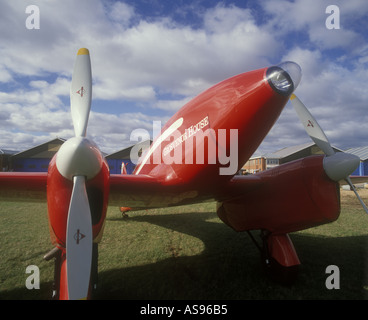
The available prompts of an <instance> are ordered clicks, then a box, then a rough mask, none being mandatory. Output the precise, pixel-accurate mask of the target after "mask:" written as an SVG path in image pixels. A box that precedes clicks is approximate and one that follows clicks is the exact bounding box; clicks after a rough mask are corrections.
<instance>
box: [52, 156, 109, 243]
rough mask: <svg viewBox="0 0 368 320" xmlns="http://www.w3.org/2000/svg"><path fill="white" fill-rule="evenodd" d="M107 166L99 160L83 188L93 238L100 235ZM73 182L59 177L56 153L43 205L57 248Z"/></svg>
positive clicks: (63, 233) (62, 237) (63, 231)
mask: <svg viewBox="0 0 368 320" xmlns="http://www.w3.org/2000/svg"><path fill="white" fill-rule="evenodd" d="M109 176H110V175H109V168H108V165H107V163H106V161H103V162H102V165H101V170H100V172H99V173H98V174H97V175H96V176H95V177H94V178H92V179H90V180H87V182H86V190H87V195H88V201H89V205H90V209H91V216H92V229H93V230H92V231H93V241H94V242H95V243H96V242H99V240H100V239H101V237H102V233H103V228H104V222H105V218H106V212H107V205H108V196H109ZM72 190H73V182H72V180H69V179H67V178H65V177H63V176H62V175H61V174H60V173H59V171H58V169H57V166H56V156H55V157H54V158H53V159H52V160H51V162H50V165H49V171H48V176H47V205H48V215H49V227H50V236H51V241H52V243H53V244H54V245H56V246H58V247H59V248H65V246H66V229H67V220H68V212H69V204H70V199H71V194H72Z"/></svg>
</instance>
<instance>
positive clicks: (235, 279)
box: [0, 190, 368, 300]
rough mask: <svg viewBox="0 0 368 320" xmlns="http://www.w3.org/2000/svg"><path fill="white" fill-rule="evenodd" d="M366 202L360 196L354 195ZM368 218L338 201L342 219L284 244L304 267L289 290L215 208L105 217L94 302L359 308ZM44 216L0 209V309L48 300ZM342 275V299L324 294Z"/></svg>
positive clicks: (8, 206) (349, 199)
mask: <svg viewBox="0 0 368 320" xmlns="http://www.w3.org/2000/svg"><path fill="white" fill-rule="evenodd" d="M360 192H361V193H362V195H363V197H364V199H365V201H366V202H368V201H367V195H368V190H361V191H360ZM367 226H368V216H367V215H365V214H364V212H363V210H362V209H361V208H360V206H359V203H358V201H357V200H356V199H355V198H354V197H353V195H352V193H350V192H346V191H343V192H342V212H341V216H340V218H339V219H338V220H337V221H336V222H334V223H331V224H328V225H324V226H320V227H317V228H313V229H309V230H305V231H302V232H296V233H293V234H291V235H290V236H291V238H292V240H293V243H294V246H295V248H296V250H297V252H298V255H299V258H300V260H301V262H302V266H301V269H300V274H299V278H298V280H297V282H296V283H295V284H294V285H293V286H289V287H285V286H281V285H278V284H276V283H274V282H272V281H271V280H270V279H268V278H267V277H266V276H265V274H264V273H263V270H262V268H261V264H260V258H259V252H258V250H257V249H256V248H255V246H254V245H253V243H252V242H251V240H250V239H249V237H248V236H247V235H246V234H245V233H235V232H234V231H233V230H231V229H230V228H229V227H227V226H226V225H224V224H223V223H222V222H221V221H220V220H219V219H218V217H217V215H216V212H215V203H205V204H199V205H192V206H182V207H177V208H167V209H161V210H158V209H155V210H147V211H139V212H132V213H129V217H128V218H122V217H121V214H120V212H119V210H118V208H116V207H110V208H109V210H108V214H107V220H106V226H105V232H104V237H103V239H102V242H101V243H100V246H99V253H100V255H99V287H98V290H97V295H96V298H97V299H232V300H234V299H366V298H367V293H368V279H367V275H368V273H367V267H368V266H367V261H366V257H367V256H368V250H367V244H368V242H367V240H368V232H367V230H368V227H367ZM51 248H52V247H51V243H50V240H49V231H48V221H47V206H46V204H38V203H11V202H2V203H0V299H48V298H49V297H50V292H51V283H52V278H53V263H52V262H46V261H43V259H42V257H43V255H44V254H45V253H46V252H48V250H49V249H51ZM331 264H334V265H337V266H338V267H339V269H340V285H341V289H340V290H328V289H326V287H325V280H326V278H327V276H328V275H326V273H325V269H326V267H327V266H328V265H331ZM28 265H37V266H38V267H39V269H40V280H41V288H40V289H39V290H28V289H27V288H26V286H25V281H26V279H27V277H28V276H29V274H26V273H25V270H26V267H27V266H28Z"/></svg>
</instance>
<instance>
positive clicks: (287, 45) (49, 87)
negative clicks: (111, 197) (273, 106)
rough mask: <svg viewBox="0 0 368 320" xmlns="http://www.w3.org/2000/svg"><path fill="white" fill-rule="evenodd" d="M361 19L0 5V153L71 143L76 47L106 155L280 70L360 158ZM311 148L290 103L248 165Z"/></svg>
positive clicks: (100, 3) (149, 6) (186, 5)
mask: <svg viewBox="0 0 368 320" xmlns="http://www.w3.org/2000/svg"><path fill="white" fill-rule="evenodd" d="M30 4H34V5H36V6H37V9H38V16H37V12H36V11H30V10H31V9H32V8H29V7H28V6H29V5H30ZM330 5H333V6H334V7H332V8H333V9H334V10H333V11H332V10H331V7H329V6H330ZM27 7H28V8H27ZM367 16H368V5H367V2H366V0H350V1H344V0H328V1H325V0H294V1H290V0H260V1H259V0H258V1H246V0H233V1H228V0H224V1H210V0H175V1H173V0H172V1H169V0H152V1H149V0H138V1H137V0H125V1H112V0H78V1H75V0H74V1H72V0H63V1H57V0H43V1H42V0H38V1H37V0H35V1H33V2H30V1H26V0H11V1H10V0H0V149H11V150H18V151H22V150H25V149H28V148H30V147H33V146H36V145H39V144H42V143H44V142H47V141H49V140H52V139H54V138H56V137H60V138H64V139H68V138H71V137H72V136H73V135H74V131H73V126H72V121H71V115H70V100H69V91H70V83H71V74H72V71H73V65H74V60H75V57H76V53H77V51H78V49H79V48H81V47H86V48H88V49H89V51H90V54H91V62H92V75H93V96H92V97H93V101H92V110H91V115H90V119H89V125H88V131H87V135H88V137H89V138H91V139H92V140H94V141H95V142H96V143H97V145H98V146H99V147H100V148H101V150H102V151H104V152H106V153H112V152H115V151H118V150H121V149H123V148H125V147H128V146H131V145H133V144H134V143H136V141H132V139H131V133H132V132H133V131H134V130H135V129H145V130H148V131H149V132H151V134H152V135H153V131H154V130H153V121H161V123H162V125H164V124H165V122H166V121H167V120H168V119H169V118H170V117H171V116H172V115H174V113H175V112H176V111H177V110H179V109H180V107H182V106H183V105H184V104H185V103H187V102H188V101H189V100H190V99H191V98H193V97H195V96H196V95H198V94H199V93H201V92H202V91H203V90H205V89H207V88H209V87H210V86H212V85H214V84H216V83H218V82H220V81H222V80H224V79H226V78H229V77H231V76H234V75H236V74H239V73H243V72H246V71H250V70H254V69H258V68H263V67H267V66H271V65H277V64H279V63H280V62H282V61H286V60H291V61H295V62H297V63H298V64H299V65H300V66H301V68H302V70H303V78H302V81H301V83H300V85H299V87H298V88H297V90H296V94H297V95H298V97H299V98H300V99H301V100H302V101H303V102H304V104H305V105H306V106H307V107H308V109H309V110H310V111H311V113H312V114H313V115H314V117H315V118H316V119H317V121H318V122H319V124H320V125H321V127H322V128H323V129H324V131H325V133H326V135H327V136H328V138H329V140H330V142H331V143H332V145H333V146H335V147H337V148H340V149H343V150H345V149H348V148H351V147H360V146H367V145H368V141H367V133H368V89H367V88H368V87H367V84H368V22H367ZM37 17H38V18H39V19H37ZM309 141H310V138H309V137H308V136H307V134H306V133H305V131H304V129H303V127H302V124H301V123H300V121H299V120H298V118H297V115H296V113H295V111H294V109H293V108H292V105H291V103H290V102H288V103H287V105H286V107H285V109H284V111H283V113H282V114H281V116H280V118H279V120H278V121H277V122H276V124H275V125H274V127H273V128H272V130H271V131H270V133H269V135H268V136H267V137H266V139H265V140H264V141H263V142H262V144H261V146H260V147H259V149H258V150H257V151H256V154H257V155H258V154H264V153H268V152H274V151H277V150H279V149H282V148H284V147H289V146H294V145H298V144H303V143H307V142H309ZM239 147H242V146H239Z"/></svg>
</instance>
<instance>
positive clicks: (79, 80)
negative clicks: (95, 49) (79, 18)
mask: <svg viewBox="0 0 368 320" xmlns="http://www.w3.org/2000/svg"><path fill="white" fill-rule="evenodd" d="M91 99H92V71H91V59H90V56H89V51H88V49H85V48H82V49H79V51H78V54H77V59H76V60H75V64H74V71H73V78H72V85H71V89H70V106H71V113H72V120H73V125H74V132H75V135H76V136H77V137H85V136H86V132H87V124H88V117H89V111H90V109H91Z"/></svg>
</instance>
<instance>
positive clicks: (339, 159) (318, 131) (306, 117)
mask: <svg viewBox="0 0 368 320" xmlns="http://www.w3.org/2000/svg"><path fill="white" fill-rule="evenodd" d="M290 100H291V103H292V105H293V107H294V109H295V111H296V113H297V114H298V116H299V119H300V121H301V122H302V124H303V126H304V129H305V130H306V131H307V133H308V135H309V136H310V137H311V139H312V140H313V141H314V143H315V144H316V145H317V146H319V147H320V148H321V150H322V151H323V152H324V153H325V154H326V155H327V157H326V158H325V159H324V161H323V167H324V170H325V172H326V174H327V175H328V177H329V178H330V179H331V180H333V181H336V182H338V181H340V180H343V179H344V180H345V181H346V182H347V183H348V184H349V185H350V188H351V189H352V190H353V191H354V193H355V195H356V197H357V198H358V200H359V202H360V203H361V205H362V207H363V209H364V211H365V212H366V213H368V208H367V206H366V205H365V203H364V202H363V200H362V198H361V197H360V196H359V194H358V192H357V191H356V189H355V187H354V185H353V183H352V182H351V180H350V178H349V175H350V174H351V173H352V172H354V170H355V169H356V168H357V167H358V165H359V162H360V159H359V157H356V156H354V155H352V154H349V153H342V152H338V153H335V151H334V150H333V149H332V146H331V144H330V142H329V141H328V138H327V137H326V135H325V133H324V132H323V130H322V128H321V127H320V125H319V124H318V122H317V120H316V119H315V118H314V117H313V116H312V114H311V113H310V112H309V110H308V109H307V107H306V106H305V105H304V104H303V103H302V102H301V101H300V100H299V98H298V97H297V96H296V95H295V94H292V95H291V97H290Z"/></svg>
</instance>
